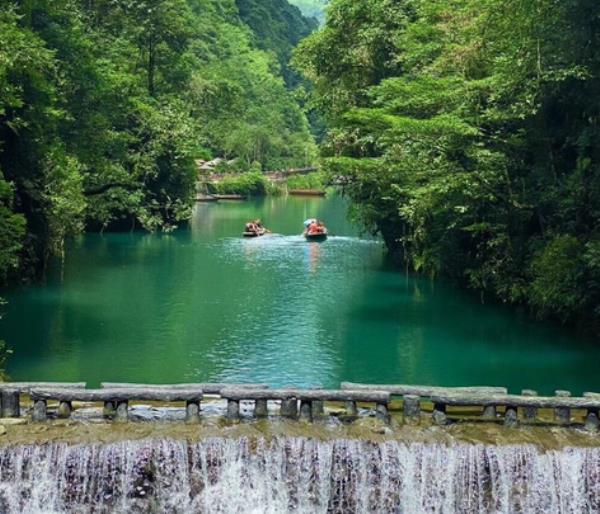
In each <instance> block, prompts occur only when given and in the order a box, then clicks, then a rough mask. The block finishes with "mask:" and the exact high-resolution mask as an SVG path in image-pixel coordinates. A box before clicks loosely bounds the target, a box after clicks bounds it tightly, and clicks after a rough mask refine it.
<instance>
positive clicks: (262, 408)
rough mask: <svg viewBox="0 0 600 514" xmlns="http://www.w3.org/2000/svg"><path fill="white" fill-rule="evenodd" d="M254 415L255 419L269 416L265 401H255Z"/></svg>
mask: <svg viewBox="0 0 600 514" xmlns="http://www.w3.org/2000/svg"><path fill="white" fill-rule="evenodd" d="M254 415H255V416H256V417H257V418H266V417H267V416H268V415H269V404H268V403H267V400H264V399H260V400H255V402H254Z"/></svg>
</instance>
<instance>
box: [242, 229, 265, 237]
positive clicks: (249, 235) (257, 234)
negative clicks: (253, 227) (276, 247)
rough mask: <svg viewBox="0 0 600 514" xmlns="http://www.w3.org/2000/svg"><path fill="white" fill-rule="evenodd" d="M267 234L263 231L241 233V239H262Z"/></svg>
mask: <svg viewBox="0 0 600 514" xmlns="http://www.w3.org/2000/svg"><path fill="white" fill-rule="evenodd" d="M266 233H267V231H266V230H265V229H262V230H259V231H258V232H255V231H252V232H242V236H243V237H262V236H264V235H265V234H266Z"/></svg>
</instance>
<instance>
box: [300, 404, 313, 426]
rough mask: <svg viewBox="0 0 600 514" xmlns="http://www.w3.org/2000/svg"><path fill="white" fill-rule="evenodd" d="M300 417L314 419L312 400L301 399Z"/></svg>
mask: <svg viewBox="0 0 600 514" xmlns="http://www.w3.org/2000/svg"><path fill="white" fill-rule="evenodd" d="M300 419H304V420H306V421H312V402H311V401H310V400H301V401H300Z"/></svg>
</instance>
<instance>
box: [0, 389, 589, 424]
mask: <svg viewBox="0 0 600 514" xmlns="http://www.w3.org/2000/svg"><path fill="white" fill-rule="evenodd" d="M21 395H28V396H29V397H30V398H31V400H32V401H33V409H32V411H31V412H32V415H31V416H32V420H33V421H36V422H42V421H45V420H47V419H48V417H49V411H48V402H57V403H58V407H57V409H56V410H55V411H54V410H53V411H51V414H52V416H54V415H55V416H56V417H60V418H68V417H70V416H71V414H72V411H73V403H74V402H99V403H103V405H104V410H103V414H104V416H105V417H106V418H109V419H113V420H115V421H126V420H127V419H128V418H129V404H130V402H134V401H153V402H154V401H155V402H168V403H171V402H185V406H186V421H187V422H197V421H199V419H200V415H201V402H202V401H203V400H204V399H205V398H206V396H217V397H220V398H222V399H224V400H226V402H227V411H226V412H227V414H226V415H227V417H228V418H230V419H238V418H239V417H240V403H241V402H251V403H253V411H252V413H253V415H254V416H255V417H265V416H267V415H268V414H269V410H268V402H276V403H277V405H278V408H279V414H280V415H281V416H283V417H287V418H300V419H304V420H313V419H315V418H316V417H319V416H322V415H323V414H324V412H325V411H324V404H325V402H337V403H344V404H345V410H346V413H347V414H348V415H349V416H351V417H354V416H357V415H358V413H359V410H358V404H359V403H361V404H370V405H369V411H368V412H370V413H373V412H374V413H375V415H376V416H377V417H378V418H379V419H381V420H384V421H386V422H387V421H389V420H390V416H389V408H390V402H391V400H392V399H393V398H398V399H402V421H403V422H406V423H413V424H418V423H419V422H420V421H421V420H422V418H423V416H424V409H423V408H422V406H423V404H424V403H425V402H427V403H428V404H429V405H430V406H429V407H428V410H429V411H430V412H431V416H432V419H433V422H434V423H436V424H439V425H445V424H448V423H450V422H451V421H452V418H454V417H457V416H463V415H464V413H462V412H461V413H457V412H456V408H458V407H461V408H464V407H466V408H469V409H473V408H475V409H480V410H479V411H478V412H479V417H480V419H481V420H483V421H496V422H502V423H504V424H505V425H506V426H516V425H518V424H519V423H524V424H529V423H539V422H540V421H542V418H541V416H540V415H539V411H540V410H541V409H544V410H546V411H547V413H551V414H552V422H554V423H556V424H560V425H563V426H568V425H571V424H572V423H573V417H572V414H573V412H572V411H574V410H577V411H578V413H579V416H582V418H581V419H582V420H583V422H584V424H585V427H586V428H587V429H589V430H591V431H597V430H598V429H599V427H600V422H599V420H598V416H599V412H600V393H593V392H589V393H584V394H583V396H581V397H572V396H571V393H570V392H569V391H556V392H555V396H539V395H538V394H537V392H536V391H533V390H523V391H522V392H521V394H520V395H515V394H508V392H507V390H506V388H503V387H434V386H418V385H401V384H356V383H350V382H343V383H342V384H341V388H340V389H339V390H329V389H297V388H284V389H270V388H269V387H268V386H267V385H265V384H226V383H199V384H193V383H192V384H171V385H153V384H128V383H114V382H105V383H102V386H101V388H100V389H86V388H85V383H82V382H77V383H72V382H67V383H54V382H12V383H2V384H0V410H1V413H2V417H20V415H21V403H20V400H21ZM449 408H450V409H451V410H449ZM469 414H470V415H471V416H470V418H469V419H473V413H472V412H470V413H469ZM475 416H477V411H476V413H475ZM543 421H544V422H547V421H548V415H547V414H546V415H545V416H544V420H543Z"/></svg>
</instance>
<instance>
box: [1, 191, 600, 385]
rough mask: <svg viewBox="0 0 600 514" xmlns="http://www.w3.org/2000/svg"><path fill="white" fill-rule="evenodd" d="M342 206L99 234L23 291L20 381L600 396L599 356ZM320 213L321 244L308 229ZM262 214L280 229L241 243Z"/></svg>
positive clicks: (290, 205) (19, 296)
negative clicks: (390, 243)
mask: <svg viewBox="0 0 600 514" xmlns="http://www.w3.org/2000/svg"><path fill="white" fill-rule="evenodd" d="M346 207H347V206H346V203H345V201H344V200H343V199H341V198H339V197H332V198H327V199H320V198H293V197H269V198H265V199H261V200H253V201H247V202H240V203H236V202H221V203H218V204H199V205H198V206H197V207H196V210H195V212H194V217H193V219H192V221H191V223H190V225H189V226H187V227H184V228H181V229H179V230H177V231H175V232H174V233H171V234H147V233H142V232H134V233H119V234H114V233H110V234H108V233H107V234H103V235H101V234H87V235H85V236H82V237H80V238H78V239H77V240H75V241H72V242H71V243H70V244H69V246H68V248H67V252H66V260H65V262H64V265H62V266H61V265H60V263H58V262H57V263H54V265H53V267H52V269H51V270H50V273H49V275H48V278H47V280H46V282H45V283H44V284H40V285H31V286H23V287H18V288H13V289H11V290H9V291H7V292H5V293H3V295H4V296H5V297H6V299H7V300H8V302H9V303H8V305H7V306H6V307H5V308H4V316H3V319H2V321H1V322H0V338H3V339H5V340H6V341H7V342H8V343H9V345H10V346H11V347H12V348H13V349H14V355H13V356H12V357H11V358H10V360H9V363H8V372H9V374H10V376H11V378H12V379H14V380H57V381H58V380H60V381H69V380H82V381H87V382H88V383H89V384H91V385H97V384H98V383H99V382H100V381H101V380H106V381H138V382H154V383H172V382H181V381H185V382H191V381H198V382H201V381H253V382H266V383H268V384H270V385H272V386H283V385H297V386H316V385H321V386H325V387H336V386H337V385H338V384H339V382H340V381H342V380H350V381H362V382H379V383H385V382H392V383H419V384H436V385H447V386H451V385H483V384H485V385H499V386H507V387H508V388H509V389H510V390H511V391H513V392H518V391H519V390H520V389H522V388H533V389H537V390H538V391H539V392H540V393H547V394H551V393H552V392H553V391H554V389H559V388H560V389H568V390H572V391H573V393H574V394H578V393H581V392H583V391H584V390H593V389H596V390H600V375H599V374H598V366H597V363H598V362H600V347H599V346H598V345H594V344H593V342H592V341H586V340H585V339H582V338H579V337H577V336H575V335H573V334H572V333H569V331H567V330H564V329H562V328H561V327H558V326H556V325H554V324H552V323H548V322H545V323H541V322H535V321H533V320H530V319H528V318H527V317H526V316H524V315H519V314H518V313H516V312H515V311H514V310H513V309H509V308H506V307H504V306H498V305H490V304H488V305H482V304H481V303H480V302H479V301H478V298H477V297H476V296H474V295H471V294H470V293H468V292H464V291H462V290H460V289H458V288H456V287H454V286H452V285H451V284H447V283H445V282H444V281H441V280H437V281H432V280H429V279H426V278H422V277H415V276H411V275H406V274H405V273H403V272H401V271H398V270H397V269H394V267H393V266H392V265H391V264H390V263H389V262H387V260H386V258H385V252H384V248H383V245H382V243H381V242H380V241H378V240H376V239H374V238H370V237H364V236H363V237H361V236H360V234H359V231H358V229H357V227H356V226H353V225H352V224H351V223H350V222H349V221H348V220H347V217H346ZM311 216H317V217H320V218H322V219H324V220H325V221H326V222H327V224H328V226H329V228H330V231H331V233H332V237H330V238H329V239H328V240H327V241H326V242H324V243H320V244H319V243H307V242H305V241H304V240H303V238H302V237H300V236H299V235H298V234H299V233H300V232H301V230H302V221H303V220H304V219H305V218H307V217H311ZM255 217H261V218H262V219H263V220H264V223H265V225H266V226H268V227H269V228H271V229H272V230H273V231H274V233H275V234H274V235H272V236H266V237H263V238H260V239H254V240H244V239H242V238H241V237H240V235H241V231H242V227H243V224H244V222H245V221H246V220H248V219H250V218H255Z"/></svg>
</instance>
